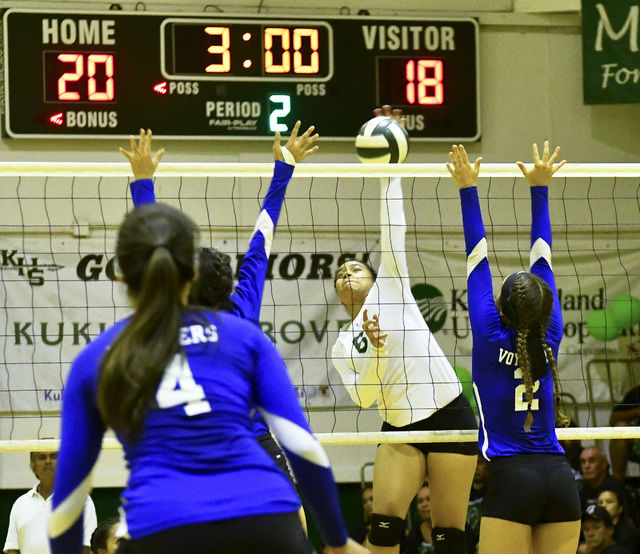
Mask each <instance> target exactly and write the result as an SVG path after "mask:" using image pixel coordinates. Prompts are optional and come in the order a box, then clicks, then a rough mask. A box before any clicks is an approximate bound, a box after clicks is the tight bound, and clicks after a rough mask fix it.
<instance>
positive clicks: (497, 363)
mask: <svg viewBox="0 0 640 554" xmlns="http://www.w3.org/2000/svg"><path fill="white" fill-rule="evenodd" d="M460 199H461V203H462V219H463V223H464V238H465V244H466V252H467V283H468V296H469V319H470V321H471V332H472V334H473V353H472V364H473V371H472V374H473V389H474V393H475V396H476V401H477V404H478V411H479V413H480V422H481V426H480V433H479V439H480V440H479V446H480V450H481V451H482V454H483V456H484V457H485V458H486V459H487V460H490V459H491V458H492V457H493V456H509V455H513V454H523V453H532V452H551V453H554V452H557V453H563V450H562V447H561V446H560V444H559V443H558V438H557V436H556V430H555V407H554V402H553V372H552V371H551V369H550V367H549V366H548V367H547V372H546V373H545V375H544V377H543V378H542V379H540V380H539V381H535V382H534V385H533V391H534V394H533V403H532V406H531V411H532V413H533V425H532V426H531V430H530V431H525V430H524V422H525V419H526V417H527V402H526V397H525V386H524V384H523V381H522V373H521V371H520V370H519V369H518V358H517V348H516V337H517V332H516V331H515V329H514V328H513V327H511V326H508V325H505V324H504V323H503V322H502V321H501V320H500V315H499V313H498V309H497V307H496V304H495V300H494V296H493V286H492V283H491V270H490V269H489V261H488V259H487V239H486V236H485V232H484V225H483V223H482V213H481V211H480V203H479V201H478V191H477V189H476V187H469V188H465V189H461V190H460ZM531 217H532V224H531V252H530V271H531V273H534V274H535V275H537V276H538V277H540V278H542V279H543V280H544V281H546V283H547V284H548V285H549V288H550V289H551V291H552V292H553V310H552V313H551V318H550V321H549V326H548V328H547V335H546V339H547V342H548V343H549V346H550V347H551V350H552V351H553V355H554V356H555V357H556V360H557V359H558V358H557V357H558V348H559V346H560V340H561V338H562V314H561V312H560V302H559V300H558V293H557V290H556V284H555V280H554V278H553V271H552V269H551V223H550V221H549V207H548V189H547V187H543V186H540V187H531Z"/></svg>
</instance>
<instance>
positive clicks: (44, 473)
mask: <svg viewBox="0 0 640 554" xmlns="http://www.w3.org/2000/svg"><path fill="white" fill-rule="evenodd" d="M57 460H58V453H57V452H31V454H30V460H29V465H30V467H31V471H33V473H34V474H35V476H36V477H37V478H38V483H37V484H36V485H35V486H34V487H33V488H32V489H31V490H30V491H29V492H27V493H25V494H23V495H22V496H21V497H19V498H18V499H17V500H16V501H15V502H14V504H13V507H12V508H11V515H10V516H9V529H8V531H7V540H6V541H5V543H4V551H5V552H6V553H7V554H31V553H33V554H36V553H38V554H39V553H41V552H42V553H48V552H49V533H48V528H47V525H48V523H49V514H50V513H51V499H52V492H53V479H54V477H55V472H56V462H57ZM96 523H97V518H96V509H95V507H94V505H93V501H92V500H91V497H89V496H87V498H86V500H85V504H84V535H83V536H84V542H83V544H84V554H89V553H90V546H89V545H90V544H91V542H90V539H91V533H93V530H94V529H95V528H96Z"/></svg>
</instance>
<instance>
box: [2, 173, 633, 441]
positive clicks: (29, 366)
mask: <svg viewBox="0 0 640 554" xmlns="http://www.w3.org/2000/svg"><path fill="white" fill-rule="evenodd" d="M272 172H273V165H272V164H169V163H167V164H164V163H163V164H162V165H161V167H160V168H159V170H158V172H157V175H156V180H155V187H156V195H157V198H158V200H159V201H162V202H166V203H169V204H171V205H174V206H176V207H178V208H179V209H181V210H183V211H184V212H185V213H187V214H188V215H189V216H191V217H192V218H193V219H194V220H195V221H196V223H197V224H198V226H199V227H200V230H201V235H200V244H201V246H210V245H211V246H214V247H215V248H217V249H218V250H220V251H222V252H225V253H227V254H229V255H230V257H231V260H232V267H233V269H234V270H235V271H237V268H238V266H239V264H240V263H241V261H242V255H243V254H244V253H245V251H246V249H247V247H248V243H249V237H250V235H251V233H252V231H253V228H254V225H255V223H256V218H257V216H258V213H259V211H260V206H261V203H262V199H263V198H264V195H265V194H266V191H267V189H268V187H269V183H270V180H271V175H272ZM129 175H130V168H129V166H128V164H120V163H118V164H66V163H25V164H20V163H4V164H1V163H0V213H1V214H2V217H1V218H0V232H1V233H2V237H3V239H2V244H1V245H0V263H1V266H0V272H1V274H2V287H0V297H1V299H2V308H1V309H0V330H1V331H2V352H3V356H2V362H1V363H2V368H1V371H0V452H2V451H5V452H8V451H17V450H19V451H28V450H34V449H38V448H37V446H38V445H40V446H41V447H43V448H49V447H52V446H53V445H55V444H56V443H55V442H48V441H43V442H41V443H38V442H36V443H34V442H33V441H34V440H35V439H41V438H44V437H57V436H58V430H57V429H58V420H59V413H60V407H61V396H62V390H63V387H64V382H65V378H66V375H67V373H68V371H69V368H70V365H71V362H72V360H73V358H74V357H75V355H76V354H77V353H78V352H79V351H80V349H82V348H83V347H84V346H85V345H86V344H87V343H88V342H89V341H91V340H93V339H94V338H95V337H96V336H97V335H98V334H99V333H100V332H101V331H102V330H103V329H105V328H106V327H108V326H109V325H111V324H112V323H113V322H114V321H116V320H118V319H120V318H122V317H124V316H126V315H127V314H128V313H129V312H130V308H129V303H128V299H127V296H126V292H125V289H124V286H123V285H122V284H120V283H118V282H116V281H115V274H116V270H115V267H114V262H113V256H114V247H115V237H116V232H117V228H118V226H119V224H120V222H121V220H122V218H123V216H124V214H125V213H126V212H127V211H128V210H131V209H132V208H133V205H132V202H131V196H130V192H129V186H128V183H129V181H130V180H131V179H130V177H129ZM389 176H400V177H402V182H403V191H404V198H405V202H404V209H405V215H406V219H407V233H406V251H407V258H408V263H409V273H410V276H411V285H412V292H413V295H414V297H415V298H416V301H417V302H418V306H419V307H420V310H421V312H422V314H423V316H424V318H425V320H426V322H427V323H428V325H429V327H430V329H431V330H432V332H433V333H434V336H435V338H436V340H437V341H438V343H439V344H440V346H441V348H442V350H443V351H444V353H445V354H446V355H447V357H448V358H449V360H450V361H451V363H452V365H453V366H454V367H455V368H456V372H457V373H458V376H459V377H460V380H461V382H462V383H463V389H464V391H465V393H466V394H468V395H470V394H471V393H470V391H471V384H470V381H471V370H472V368H471V334H470V329H469V318H468V300H467V299H468V297H467V290H466V256H465V250H464V237H463V233H462V218H461V214H460V201H459V194H458V190H457V188H456V186H455V185H454V184H453V182H452V181H451V179H450V176H449V174H448V172H447V170H446V168H445V166H444V164H403V165H395V166H393V165H384V166H378V165H370V166H369V165H360V164H311V163H308V164H307V163H302V164H299V165H298V166H297V168H296V170H295V173H294V177H293V179H292V181H291V183H290V184H289V187H288V191H287V195H286V200H285V203H284V206H283V209H282V213H281V217H280V220H279V223H278V228H277V231H276V234H275V239H274V241H273V245H272V249H271V255H270V264H269V270H268V275H267V282H266V286H265V290H264V299H263V308H262V312H261V317H260V320H261V327H262V329H263V331H264V332H265V333H267V334H268V335H269V336H270V337H271V339H272V340H274V342H275V343H276V345H277V347H278V349H279V350H280V352H281V354H282V355H283V357H284V359H285V361H286V363H287V367H288V369H289V372H290V375H291V378H292V381H293V383H294V386H295V387H296V390H297V391H298V395H299V399H300V402H301V404H302V406H303V407H304V409H305V410H306V412H307V414H308V417H309V419H310V422H311V425H312V427H313V429H314V431H316V433H318V435H319V436H320V439H321V441H322V442H324V443H326V444H353V443H359V444H377V443H380V442H386V441H388V442H406V440H407V437H404V436H401V435H399V434H398V435H396V434H384V435H382V434H380V433H378V431H379V429H380V424H381V420H380V416H379V415H378V412H377V409H376V408H375V407H372V408H368V409H363V408H360V407H358V406H356V405H355V404H354V403H353V402H352V401H351V399H350V397H349V395H348V394H347V393H346V391H345V389H344V387H343V385H342V382H341V380H340V377H339V375H338V373H337V372H336V370H335V369H334V368H333V366H332V363H331V348H332V345H333V343H334V341H335V339H336V337H337V334H338V331H339V329H340V328H341V327H342V326H343V325H344V324H345V323H346V322H347V321H348V316H347V313H346V311H344V308H343V307H342V306H341V305H340V302H339V301H338V298H337V295H336V293H335V291H334V282H333V277H334V274H335V271H336V270H337V268H338V267H339V266H340V265H341V264H342V263H343V262H344V261H345V260H347V259H356V260H361V261H368V262H369V263H370V264H371V265H372V266H373V267H376V266H377V264H378V262H379V259H380V257H379V249H380V220H379V219H380V218H379V213H380V208H379V206H380V187H379V178H380V177H389ZM478 188H479V195H480V199H481V205H482V210H483V216H484V221H485V227H486V231H487V239H488V246H489V261H490V264H491V267H492V271H493V277H494V289H496V288H497V287H498V286H499V284H500V283H501V282H502V279H503V278H504V277H505V276H506V275H508V274H510V273H512V272H513V271H517V270H520V269H523V268H528V264H529V230H530V224H531V215H530V214H531V212H530V196H529V190H528V188H529V187H528V185H527V184H526V182H525V180H524V179H523V178H522V176H521V174H520V171H519V169H518V168H517V167H516V166H515V164H484V165H483V167H482V170H481V178H480V179H479V182H478ZM549 196H550V201H549V204H550V212H551V223H552V230H553V269H554V274H555V276H556V281H557V285H558V292H559V295H560V303H561V306H562V308H563V317H564V338H563V341H562V344H561V347H560V353H559V364H558V366H559V371H560V379H561V383H562V389H563V395H562V399H561V400H562V403H563V409H564V411H565V413H567V415H569V416H570V417H572V419H574V420H575V422H576V423H577V425H578V428H576V429H565V430H561V431H559V434H560V435H561V436H562V437H564V438H578V439H579V438H604V437H612V436H614V435H615V436H617V437H622V436H624V437H636V438H640V427H637V428H635V427H631V428H615V429H611V428H608V427H606V426H607V425H608V420H609V413H610V411H611V409H612V407H613V406H614V405H616V404H617V403H619V402H620V401H621V400H622V398H623V396H624V394H625V393H626V392H627V391H629V390H630V389H632V388H634V387H635V386H637V385H640V256H638V252H640V164H567V165H566V166H565V167H564V168H563V169H562V170H561V172H560V174H558V175H557V176H556V177H555V178H554V179H553V181H552V184H551V186H550V193H549ZM452 435H453V436H455V437H456V440H474V435H473V433H468V432H453V433H451V432H449V433H442V432H433V433H423V434H417V433H412V434H411V442H420V441H445V440H451V436H452ZM114 445H115V443H113V444H112V443H111V442H109V440H106V441H105V448H112V447H115V446H114Z"/></svg>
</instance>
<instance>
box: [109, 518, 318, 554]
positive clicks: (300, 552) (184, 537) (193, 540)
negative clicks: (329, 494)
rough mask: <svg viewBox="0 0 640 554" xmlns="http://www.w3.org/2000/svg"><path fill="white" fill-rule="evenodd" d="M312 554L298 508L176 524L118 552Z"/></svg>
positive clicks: (131, 542) (136, 540) (133, 542)
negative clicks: (279, 512)
mask: <svg viewBox="0 0 640 554" xmlns="http://www.w3.org/2000/svg"><path fill="white" fill-rule="evenodd" d="M213 552H219V553H220V554H249V553H251V552H256V553H260V554H313V552H314V550H313V547H312V546H311V543H310V542H309V540H308V539H307V536H306V535H305V533H304V531H303V529H302V525H301V524H300V518H299V517H298V513H297V512H293V513H288V514H268V515H259V516H248V517H240V518H236V519H225V520H222V521H211V522H208V523H195V524H193V525H183V526H180V527H173V528H171V529H167V530H165V531H160V532H158V533H153V534H152V535H148V536H146V537H142V538H139V539H132V540H130V541H127V542H126V543H124V544H121V545H120V546H118V550H116V554H177V553H184V554H187V553H188V554H212V553H213Z"/></svg>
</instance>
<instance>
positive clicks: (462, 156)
mask: <svg viewBox="0 0 640 554" xmlns="http://www.w3.org/2000/svg"><path fill="white" fill-rule="evenodd" d="M449 159H450V160H451V163H448V164H447V169H448V170H449V173H451V178H452V179H453V182H454V183H455V184H456V185H458V188H459V189H465V188H468V187H475V186H476V183H477V182H478V173H480V164H481V163H482V158H478V159H476V162H475V163H474V164H473V167H471V162H469V156H467V151H466V150H465V149H464V146H462V144H460V145H455V144H454V145H453V146H452V147H451V152H449Z"/></svg>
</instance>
